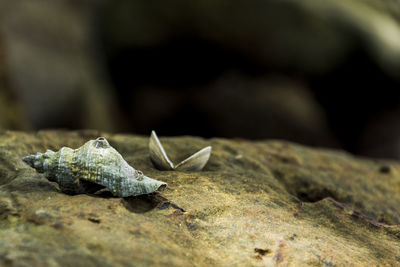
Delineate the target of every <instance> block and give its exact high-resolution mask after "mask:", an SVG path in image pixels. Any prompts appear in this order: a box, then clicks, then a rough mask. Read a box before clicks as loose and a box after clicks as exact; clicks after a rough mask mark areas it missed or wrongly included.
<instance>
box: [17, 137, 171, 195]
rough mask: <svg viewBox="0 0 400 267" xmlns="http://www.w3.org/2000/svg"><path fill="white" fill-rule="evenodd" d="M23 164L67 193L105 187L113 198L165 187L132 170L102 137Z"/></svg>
mask: <svg viewBox="0 0 400 267" xmlns="http://www.w3.org/2000/svg"><path fill="white" fill-rule="evenodd" d="M23 161H25V162H26V163H27V164H29V165H30V166H31V167H33V168H35V169H36V171H38V172H39V173H44V175H45V176H46V178H47V179H48V180H50V181H53V182H56V183H58V184H59V186H60V189H61V190H62V191H63V192H66V193H72V194H74V193H75V194H79V193H91V192H92V191H94V192H95V191H97V190H99V189H101V188H103V187H106V188H107V189H108V190H110V191H111V193H112V194H113V195H115V196H119V197H128V196H137V195H143V194H149V193H152V192H154V191H156V190H163V189H164V188H165V187H166V186H167V184H166V183H163V182H160V181H157V180H154V179H152V178H149V177H147V176H145V175H143V173H142V172H141V171H138V170H135V169H134V168H133V167H131V166H130V165H129V164H128V163H127V162H126V161H125V160H124V159H123V158H122V156H121V154H119V153H118V152H117V150H115V149H114V148H113V147H111V146H110V144H109V143H108V141H107V140H106V139H105V138H104V137H99V138H97V139H96V140H90V141H88V142H86V143H85V144H84V145H83V146H81V147H80V148H78V149H71V148H68V147H63V148H61V149H60V150H59V151H57V152H54V151H51V150H47V151H46V152H45V153H36V154H34V155H28V156H25V157H23Z"/></svg>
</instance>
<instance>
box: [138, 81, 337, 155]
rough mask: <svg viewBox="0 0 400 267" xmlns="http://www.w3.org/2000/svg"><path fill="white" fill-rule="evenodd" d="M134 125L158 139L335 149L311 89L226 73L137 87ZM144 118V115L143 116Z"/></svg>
mask: <svg viewBox="0 0 400 267" xmlns="http://www.w3.org/2000/svg"><path fill="white" fill-rule="evenodd" d="M130 103H132V105H131V106H130V108H131V110H130V112H131V114H132V117H131V119H132V120H133V121H134V122H135V123H134V124H133V125H141V126H142V127H141V128H142V129H136V131H137V132H138V133H141V134H145V135H147V134H148V133H149V132H150V131H151V130H152V127H154V128H155V129H157V132H159V133H160V134H167V135H182V134H190V133H191V132H196V133H198V134H199V135H201V136H207V137H211V136H226V137H247V138H252V139H265V138H281V139H287V140H294V141H296V142H301V143H306V144H310V145H320V146H321V145H325V146H331V147H338V146H340V143H339V142H338V141H337V140H335V138H334V136H333V135H332V134H331V132H330V129H329V126H328V123H327V120H326V116H325V113H324V110H323V108H322V107H321V106H320V105H318V103H317V102H316V100H315V98H314V96H313V94H312V92H311V90H310V89H308V88H306V87H305V85H303V84H302V82H301V81H298V80H294V79H293V78H289V77H284V76H279V75H275V76H273V75H270V76H263V77H252V76H244V75H242V74H240V73H228V74H226V75H224V76H222V77H221V78H220V79H219V80H217V81H216V82H214V83H212V84H210V85H208V86H202V87H196V88H191V89H186V90H184V91H182V90H173V89H170V90H168V89H162V88H158V89H157V88H154V87H152V88H148V87H147V88H146V87H144V88H137V89H136V92H135V94H134V95H133V97H132V99H131V100H130ZM143 114H146V115H145V116H144V115H143Z"/></svg>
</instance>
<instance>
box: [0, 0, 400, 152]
mask: <svg viewBox="0 0 400 267" xmlns="http://www.w3.org/2000/svg"><path fill="white" fill-rule="evenodd" d="M49 128H52V129H53V128H63V129H98V130H104V131H109V132H124V133H134V134H144V135H149V134H150V132H151V130H153V129H154V130H156V131H157V133H158V134H159V135H162V136H164V135H198V136H203V137H227V138H246V139H256V140H259V139H269V138H275V139H286V140H290V141H294V142H298V143H302V144H305V145H310V146H320V147H330V148H339V149H345V150H347V151H350V152H352V153H355V154H359V155H365V156H371V157H381V158H382V157H383V158H397V159H399V158H400V0H382V1H375V0H346V1H341V0H325V1H314V0H301V1H300V0H237V1H228V0H213V1H211V0H203V1H187V0H170V1H165V0H112V1H111V0H96V1H94V0H80V1H77V0H35V1H31V0H0V129H2V130H6V129H12V130H27V131H34V130H39V129H49Z"/></svg>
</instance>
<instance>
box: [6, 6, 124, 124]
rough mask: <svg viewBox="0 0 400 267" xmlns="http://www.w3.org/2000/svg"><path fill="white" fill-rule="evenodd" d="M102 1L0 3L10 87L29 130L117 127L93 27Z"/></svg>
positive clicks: (111, 96)
mask: <svg viewBox="0 0 400 267" xmlns="http://www.w3.org/2000/svg"><path fill="white" fill-rule="evenodd" d="M102 2H104V1H99V2H97V3H95V1H82V2H80V1H48V0H40V1H7V0H6V1H1V3H0V25H1V27H0V34H1V37H2V41H3V46H2V49H3V52H2V53H4V54H5V55H6V64H7V75H8V81H9V84H8V86H9V87H10V88H11V90H12V91H13V92H14V93H15V95H17V96H18V99H19V101H20V103H21V105H22V107H23V111H24V113H25V115H26V117H27V118H28V120H29V122H30V123H31V125H32V127H33V128H35V129H38V128H43V127H73V128H75V127H78V128H80V127H82V126H83V125H85V127H89V128H99V129H109V130H111V129H113V128H114V127H115V123H116V119H115V118H118V116H116V115H117V114H118V112H117V110H115V106H116V103H115V98H114V97H115V96H114V94H113V92H112V91H111V90H110V88H111V86H110V85H109V84H108V79H107V74H106V72H105V70H104V67H103V66H104V64H103V63H102V56H101V53H99V46H98V45H97V44H96V32H95V31H96V29H95V25H94V23H95V19H96V14H97V13H98V9H99V8H100V7H101V6H102V4H101V3H102ZM112 117H114V118H112Z"/></svg>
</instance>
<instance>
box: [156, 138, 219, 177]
mask: <svg viewBox="0 0 400 267" xmlns="http://www.w3.org/2000/svg"><path fill="white" fill-rule="evenodd" d="M149 149H150V159H151V161H152V162H153V164H154V166H155V167H156V168H157V169H159V170H178V171H201V170H202V169H203V168H204V166H205V165H206V164H207V161H208V159H209V158H210V154H211V146H208V147H205V148H203V149H202V150H200V151H198V152H196V153H194V154H193V155H191V156H190V157H188V158H187V159H185V160H183V161H182V162H181V163H179V164H177V165H176V166H174V164H173V163H172V161H171V160H170V159H169V158H168V156H167V153H166V152H165V150H164V148H163V146H162V145H161V142H160V140H159V139H158V137H157V134H156V132H155V131H152V132H151V136H150V142H149Z"/></svg>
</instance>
